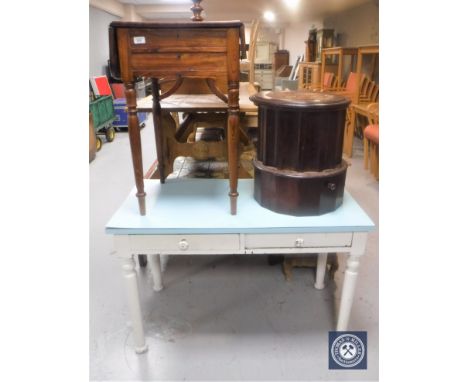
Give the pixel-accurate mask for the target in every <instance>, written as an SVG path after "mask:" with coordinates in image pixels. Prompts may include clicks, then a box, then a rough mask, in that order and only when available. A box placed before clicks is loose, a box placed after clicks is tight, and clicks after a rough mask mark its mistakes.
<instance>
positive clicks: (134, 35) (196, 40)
mask: <svg viewBox="0 0 468 382" xmlns="http://www.w3.org/2000/svg"><path fill="white" fill-rule="evenodd" d="M129 40H130V48H131V50H132V51H143V50H151V51H153V52H176V51H177V52H178V51H180V52H182V51H186V52H187V51H196V52H226V46H227V30H226V29H210V30H200V29H199V28H197V29H185V30H177V29H137V30H131V31H129Z"/></svg>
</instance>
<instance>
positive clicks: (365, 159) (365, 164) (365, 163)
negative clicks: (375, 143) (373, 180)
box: [362, 137, 369, 170]
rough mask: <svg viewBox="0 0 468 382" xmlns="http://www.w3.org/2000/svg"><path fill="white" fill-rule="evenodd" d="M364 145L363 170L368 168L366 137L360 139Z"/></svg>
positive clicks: (367, 142) (367, 143)
mask: <svg viewBox="0 0 468 382" xmlns="http://www.w3.org/2000/svg"><path fill="white" fill-rule="evenodd" d="M362 140H363V143H364V170H367V169H368V168H369V163H368V162H369V141H368V139H367V138H366V137H364V138H362Z"/></svg>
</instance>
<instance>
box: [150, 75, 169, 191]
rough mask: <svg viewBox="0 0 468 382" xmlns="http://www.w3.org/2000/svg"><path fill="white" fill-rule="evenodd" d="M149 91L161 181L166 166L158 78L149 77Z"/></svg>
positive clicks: (164, 176) (163, 177)
mask: <svg viewBox="0 0 468 382" xmlns="http://www.w3.org/2000/svg"><path fill="white" fill-rule="evenodd" d="M151 91H152V94H153V125H154V136H155V139H156V155H157V158H158V170H159V179H160V182H161V183H164V182H165V181H166V168H165V160H164V157H165V155H166V153H165V152H164V144H163V140H164V129H163V126H162V111H161V103H160V95H159V79H158V78H152V79H151Z"/></svg>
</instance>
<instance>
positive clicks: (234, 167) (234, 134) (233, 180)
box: [227, 82, 239, 215]
mask: <svg viewBox="0 0 468 382" xmlns="http://www.w3.org/2000/svg"><path fill="white" fill-rule="evenodd" d="M228 98H229V103H228V115H229V117H228V134H227V135H228V137H227V138H228V166H229V189H230V191H229V197H230V201H231V214H232V215H236V214H237V197H238V196H239V194H238V192H237V178H238V157H237V156H238V155H237V151H238V147H237V146H238V144H239V82H231V83H230V84H229V92H228Z"/></svg>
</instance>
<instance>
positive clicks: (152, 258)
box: [149, 255, 164, 292]
mask: <svg viewBox="0 0 468 382" xmlns="http://www.w3.org/2000/svg"><path fill="white" fill-rule="evenodd" d="M149 265H150V269H151V274H152V276H153V290H155V291H156V292H159V291H160V290H162V289H163V288H164V286H163V282H162V275H161V257H160V256H159V255H149Z"/></svg>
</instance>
